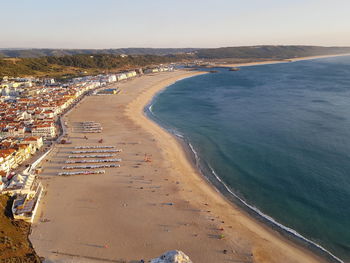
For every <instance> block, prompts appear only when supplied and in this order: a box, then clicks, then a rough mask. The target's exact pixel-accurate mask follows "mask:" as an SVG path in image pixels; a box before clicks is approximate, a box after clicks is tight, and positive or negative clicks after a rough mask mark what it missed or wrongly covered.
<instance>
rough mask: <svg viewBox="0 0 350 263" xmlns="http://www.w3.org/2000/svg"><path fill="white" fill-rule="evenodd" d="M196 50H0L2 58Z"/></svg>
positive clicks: (170, 52)
mask: <svg viewBox="0 0 350 263" xmlns="http://www.w3.org/2000/svg"><path fill="white" fill-rule="evenodd" d="M195 50H198V48H120V49H0V57H3V58H38V57H46V56H69V55H79V54H89V55H96V54H109V55H121V54H126V55H157V56H164V55H173V54H181V53H187V52H193V51H195Z"/></svg>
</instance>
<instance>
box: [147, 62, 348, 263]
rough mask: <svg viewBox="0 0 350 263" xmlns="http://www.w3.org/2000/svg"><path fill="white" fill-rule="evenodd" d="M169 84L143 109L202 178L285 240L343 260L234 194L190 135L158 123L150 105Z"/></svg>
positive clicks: (228, 200)
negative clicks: (203, 158) (177, 146)
mask: <svg viewBox="0 0 350 263" xmlns="http://www.w3.org/2000/svg"><path fill="white" fill-rule="evenodd" d="M306 59H307V58H306ZM300 60H301V59H300ZM207 73H208V72H203V73H202V74H207ZM202 74H198V75H202ZM194 76H197V75H194ZM194 76H192V77H194ZM181 80H183V79H179V80H177V81H181ZM177 81H176V82H177ZM173 84H174V83H172V84H170V85H169V86H171V85H173ZM169 86H167V87H165V88H163V89H161V90H160V91H158V92H156V93H155V94H154V96H153V97H152V98H151V100H150V101H149V102H148V103H147V104H145V107H144V111H143V113H144V114H145V116H146V117H147V118H148V119H149V120H151V121H152V122H154V123H156V124H157V125H158V126H159V127H160V128H161V129H163V130H164V131H165V132H167V133H169V134H170V135H171V136H173V138H174V140H176V141H177V142H178V143H179V144H180V145H181V147H183V151H184V155H185V158H187V159H188V161H189V162H190V163H191V165H192V167H193V168H194V169H196V170H198V173H199V176H201V177H202V178H203V180H204V182H205V183H207V184H209V186H210V187H212V188H214V190H217V191H218V193H219V194H220V195H222V196H223V197H224V198H225V199H226V200H227V202H229V203H230V204H233V206H234V208H237V207H238V209H242V210H243V212H245V213H246V215H247V216H248V217H252V218H253V219H254V220H257V221H258V222H257V223H262V224H264V225H266V226H267V227H268V228H271V230H273V231H277V232H278V233H280V234H281V235H282V236H283V237H284V238H286V239H288V241H291V242H294V243H296V244H297V245H299V246H302V247H304V248H305V249H308V250H310V251H311V252H312V253H315V254H316V255H319V256H321V257H324V258H326V259H328V260H331V261H332V262H343V261H342V260H341V259H340V258H338V257H337V256H336V255H334V254H333V253H332V252H330V251H328V250H327V249H326V248H324V247H323V246H321V245H320V244H318V243H316V242H314V241H312V240H310V239H308V238H307V237H305V236H303V235H302V234H300V233H299V232H297V231H296V230H294V229H292V228H289V227H287V226H285V225H283V224H281V223H279V222H278V221H276V220H275V219H274V218H273V217H270V216H269V215H267V214H264V213H263V212H262V211H261V210H259V209H258V208H256V207H255V206H254V205H252V204H249V203H247V202H246V201H245V200H244V199H242V198H241V197H239V196H238V195H237V194H235V193H234V192H233V191H232V190H231V189H230V187H229V186H227V185H226V183H225V182H223V181H222V180H221V178H220V177H219V176H218V175H217V174H216V172H215V171H214V170H213V168H212V167H211V166H210V164H208V163H207V162H205V163H204V164H201V162H200V158H199V156H198V155H197V154H198V153H197V151H196V150H195V149H194V148H193V146H192V145H191V142H190V141H189V139H188V138H186V137H185V136H184V135H182V134H181V135H180V134H178V133H177V131H176V130H175V129H173V128H170V127H167V126H166V125H165V124H164V123H161V121H160V120H159V119H158V118H157V116H156V115H155V114H154V113H153V112H152V110H151V109H150V107H152V106H153V104H154V101H155V100H156V98H157V97H158V96H159V94H160V93H161V92H162V91H164V90H165V89H166V88H168V87H169ZM235 206H236V207H235Z"/></svg>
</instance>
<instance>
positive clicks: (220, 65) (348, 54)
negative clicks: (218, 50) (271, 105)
mask: <svg viewBox="0 0 350 263" xmlns="http://www.w3.org/2000/svg"><path fill="white" fill-rule="evenodd" d="M343 56H350V53H345V54H338V55H321V56H308V57H297V58H287V59H282V60H266V61H259V62H247V63H233V64H232V63H226V64H225V63H218V64H216V66H217V67H225V68H235V67H247V66H257V65H268V64H279V63H288V62H296V61H302V60H312V59H320V58H331V57H343Z"/></svg>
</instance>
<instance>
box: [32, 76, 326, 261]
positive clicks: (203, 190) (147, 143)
mask: <svg viewBox="0 0 350 263" xmlns="http://www.w3.org/2000/svg"><path fill="white" fill-rule="evenodd" d="M196 74H200V73H198V72H186V71H176V72H169V73H159V74H155V75H147V76H142V77H138V78H135V79H133V80H130V81H126V82H123V83H118V84H116V86H118V87H119V88H120V89H121V92H120V93H119V94H118V95H110V96H90V97H87V98H86V99H84V100H83V101H82V102H81V103H80V104H79V105H78V106H77V107H76V108H75V109H74V110H72V111H71V112H70V113H69V114H68V115H67V116H65V117H64V118H65V120H66V121H67V122H68V130H69V139H70V140H71V141H72V144H69V145H58V146H56V147H55V149H54V151H53V153H52V154H51V157H50V159H49V161H47V162H45V163H44V165H43V167H44V171H43V173H42V175H41V178H42V182H43V184H44V186H45V188H46V190H47V193H46V195H45V196H44V198H43V201H42V203H41V207H40V211H39V214H38V216H37V218H36V222H35V223H34V224H33V228H32V234H31V235H30V240H31V242H32V243H33V245H34V248H35V250H36V252H37V253H38V255H39V256H43V257H45V258H46V260H47V262H51V261H53V262H101V261H102V262H103V261H105V262H138V260H141V259H144V260H145V261H146V262H147V261H148V260H150V259H152V258H154V257H157V256H159V255H161V254H162V253H163V252H165V251H168V250H173V249H177V250H182V251H183V252H184V253H186V254H187V255H189V257H190V258H191V259H192V261H193V262H195V263H196V262H198V263H199V262H200V263H205V262H211V263H213V262H279V263H280V262H284V263H288V262H324V260H323V259H321V258H319V257H318V256H315V255H314V254H312V253H310V252H309V251H307V250H306V249H304V248H301V247H299V246H298V245H295V244H294V243H292V242H290V241H288V240H287V239H285V238H283V237H282V236H281V235H280V234H278V233H277V232H275V231H273V230H271V229H270V228H268V227H266V226H265V225H264V224H261V223H259V222H258V221H257V220H255V219H253V218H251V217H250V216H248V215H247V213H246V212H244V211H242V210H241V209H239V208H237V207H236V206H235V205H233V204H231V203H230V202H228V201H227V200H226V199H225V198H224V197H223V196H222V195H221V194H220V193H218V192H217V191H216V190H215V189H214V188H213V187H212V186H211V185H209V184H208V183H207V181H206V180H205V179H204V178H203V177H202V176H201V175H200V174H199V173H198V171H197V170H196V169H195V168H194V167H193V165H192V164H191V162H190V161H189V160H188V159H187V158H186V154H185V151H184V149H183V147H182V146H181V144H180V143H179V142H178V141H177V140H176V139H175V138H174V137H173V136H172V135H170V134H169V133H167V132H166V131H165V130H163V129H162V128H160V127H159V126H158V125H156V124H155V123H154V122H152V121H151V120H149V119H148V118H147V117H146V116H145V114H144V112H143V109H144V106H145V105H146V104H147V103H148V102H149V101H150V100H151V99H152V97H153V96H154V95H155V94H156V93H157V92H159V91H160V90H161V89H163V88H165V87H166V86H168V85H170V84H172V83H174V82H175V81H176V80H178V79H182V78H185V77H189V76H193V75H196ZM80 121H96V122H100V123H101V124H102V126H103V133H101V134H88V135H87V136H88V140H85V139H83V136H84V134H82V133H78V132H77V131H76V130H75V129H74V127H76V126H77V122H80ZM100 138H103V140H104V142H103V145H113V146H116V147H117V148H122V149H123V151H122V152H121V153H118V154H117V156H118V158H119V156H120V158H122V159H123V161H122V162H121V167H120V168H112V169H106V174H104V175H87V176H76V177H58V176H56V175H57V173H58V172H60V171H62V170H61V167H62V166H63V165H64V161H65V160H66V159H67V158H68V155H69V151H72V150H73V147H74V146H80V145H99V143H98V140H99V139H100ZM145 154H147V155H148V156H149V160H151V162H146V161H145V159H144V157H145ZM45 221H46V222H45ZM224 250H226V251H225V253H224V252H223V251H224Z"/></svg>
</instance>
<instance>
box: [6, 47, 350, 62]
mask: <svg viewBox="0 0 350 263" xmlns="http://www.w3.org/2000/svg"><path fill="white" fill-rule="evenodd" d="M187 53H195V56H189V57H192V58H193V57H196V58H200V59H225V58H226V59H227V58H230V59H231V58H234V59H286V58H293V57H305V56H317V55H331V54H341V53H350V47H320V46H243V47H222V48H207V49H199V48H119V49H0V58H1V57H2V58H38V57H51V56H56V57H62V56H73V55H83V54H85V55H98V54H107V55H121V54H126V55H155V56H166V55H178V54H187Z"/></svg>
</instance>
